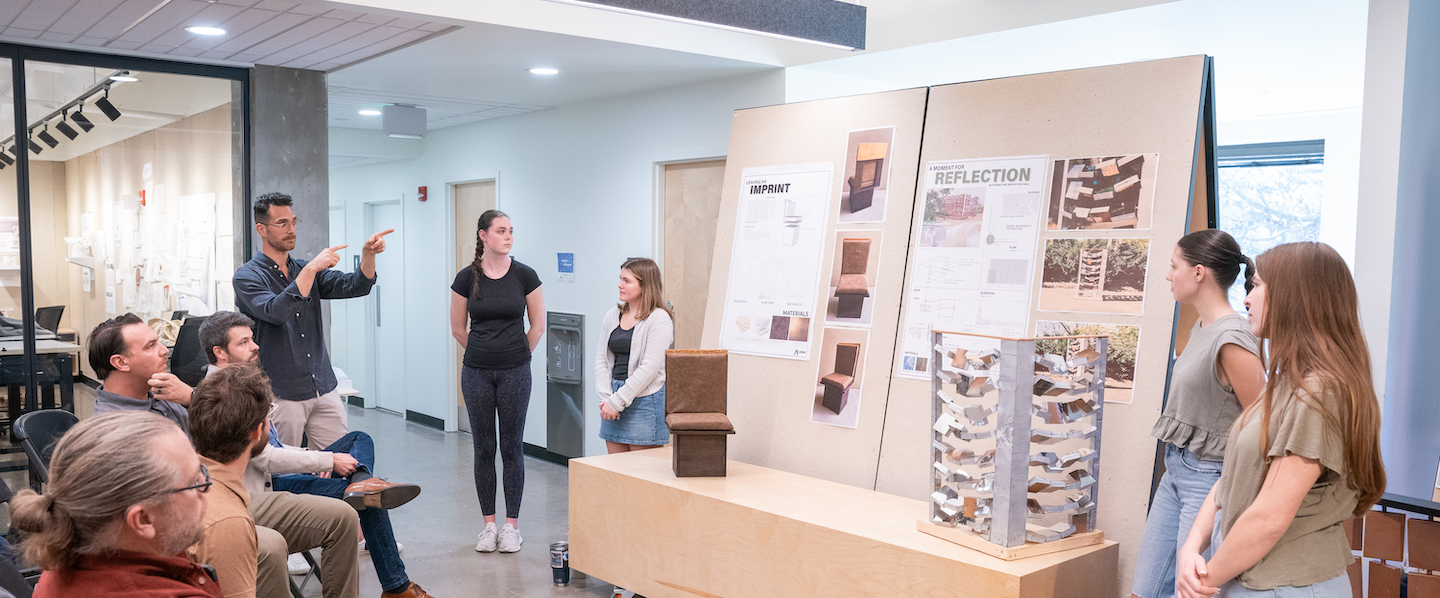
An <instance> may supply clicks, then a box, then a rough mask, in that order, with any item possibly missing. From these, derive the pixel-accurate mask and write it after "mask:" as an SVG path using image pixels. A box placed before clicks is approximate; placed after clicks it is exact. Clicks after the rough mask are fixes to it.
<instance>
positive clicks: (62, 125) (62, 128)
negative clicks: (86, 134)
mask: <svg viewBox="0 0 1440 598" xmlns="http://www.w3.org/2000/svg"><path fill="white" fill-rule="evenodd" d="M66 116H67V115H66V114H65V111H64V110H61V111H60V120H59V121H56V123H55V130H56V131H59V132H60V134H62V135H64V136H66V137H68V138H70V139H72V140H73V139H75V138H76V137H79V136H80V133H78V132H76V131H75V127H72V126H70V123H67V122H65V117H66Z"/></svg>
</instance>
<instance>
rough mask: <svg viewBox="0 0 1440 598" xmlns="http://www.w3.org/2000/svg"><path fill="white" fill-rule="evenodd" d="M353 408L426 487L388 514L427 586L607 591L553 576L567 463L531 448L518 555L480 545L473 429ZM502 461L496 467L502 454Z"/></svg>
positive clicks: (401, 471) (393, 460) (432, 589)
mask: <svg viewBox="0 0 1440 598" xmlns="http://www.w3.org/2000/svg"><path fill="white" fill-rule="evenodd" d="M75 403H76V405H75V407H76V411H77V412H78V413H79V414H80V416H81V417H87V416H88V415H90V414H91V413H92V412H93V411H94V404H95V391H94V390H92V389H90V388H89V387H87V386H84V385H81V384H76V385H75ZM348 409H349V417H350V429H352V430H363V431H364V432H366V433H368V434H370V436H371V437H373V438H374V439H375V448H376V457H375V469H376V473H377V474H378V475H379V477H383V478H386V479H389V480H391V481H394V482H408V483H412V484H419V485H420V486H421V487H422V489H423V490H422V491H421V493H420V496H419V497H418V498H416V499H415V500H414V501H412V502H411V503H410V504H407V505H405V506H403V507H400V508H398V509H395V510H393V511H391V512H390V520H391V522H392V523H393V525H394V527H395V536H396V538H397V539H398V540H399V542H400V543H401V544H404V546H405V548H404V551H403V552H402V553H401V555H400V556H401V558H402V559H404V561H405V569H406V572H407V573H408V574H409V576H410V579H411V580H412V581H414V582H415V583H418V584H420V586H421V587H424V588H425V591H426V592H429V593H430V594H432V595H434V596H436V598H457V597H472V596H484V597H487V598H489V597H494V596H515V597H520V596H524V597H531V596H535V597H538V596H601V597H605V598H609V596H610V595H611V594H610V591H611V588H612V586H611V584H608V583H605V582H603V581H601V580H599V579H594V578H589V577H586V576H585V575H584V574H581V573H579V572H574V573H573V574H572V577H571V583H570V586H569V587H563V588H557V587H555V586H554V585H553V584H552V583H551V574H550V543H551V542H554V541H559V540H564V539H565V538H566V530H567V528H568V518H569V513H568V508H569V507H568V504H569V503H568V501H569V482H568V476H569V470H568V469H567V468H565V467H562V466H559V465H555V464H553V463H549V462H546V461H541V460H539V459H533V458H530V457H526V459H525V494H524V503H523V505H522V506H521V512H520V533H521V535H522V536H523V537H524V538H525V544H524V547H523V548H522V549H521V551H520V552H518V553H513V554H501V553H499V552H493V553H479V552H475V540H476V535H477V534H479V533H480V530H481V529H482V528H483V527H484V519H483V518H482V517H481V515H480V503H479V501H478V500H477V499H476V496H475V481H474V474H473V473H472V472H473V463H474V458H473V448H472V444H471V440H470V435H469V434H465V433H445V432H441V431H439V430H436V429H434V428H429V427H426V426H422V425H419V424H415V423H410V422H407V421H405V419H404V418H402V417H400V416H399V415H396V414H394V413H389V412H386V411H380V410H377V409H361V408H359V407H349V408H348ZM0 444H8V443H4V442H0ZM24 459H25V457H24V455H23V454H20V455H3V456H0V464H3V463H4V462H7V461H9V462H17V463H24ZM496 468H497V470H498V468H499V463H498V460H497V463H496ZM0 478H3V479H4V480H5V483H7V484H9V485H10V488H11V489H13V490H19V489H21V488H25V487H27V485H28V481H27V478H26V474H25V473H24V472H6V473H4V474H0ZM497 505H498V507H499V512H500V513H501V514H502V515H503V514H504V512H505V500H504V497H503V496H500V497H497ZM8 519H9V517H8V512H7V513H5V516H4V518H3V519H0V525H4V526H5V527H8V524H9V521H8ZM503 523H504V522H503V520H501V524H502V525H503ZM296 580H297V581H298V580H299V578H298V577H297V578H296ZM380 592H381V590H380V583H379V582H378V581H377V579H376V577H375V567H374V565H372V564H371V563H370V557H369V556H368V555H361V556H360V596H362V597H369V596H379V595H380ZM305 595H306V596H308V597H316V598H319V597H320V596H321V592H320V586H319V585H318V584H316V583H315V582H314V580H311V581H310V582H309V583H308V584H307V586H306V588H305ZM625 596H626V597H627V598H628V597H629V596H630V593H629V592H626V593H625Z"/></svg>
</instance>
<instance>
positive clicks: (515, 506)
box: [450, 210, 545, 552]
mask: <svg viewBox="0 0 1440 598" xmlns="http://www.w3.org/2000/svg"><path fill="white" fill-rule="evenodd" d="M514 232H515V229H514V228H513V227H511V225H510V217H509V216H506V215H505V213H504V212H501V211H499V210H486V211H485V213H483V214H481V215H480V223H479V225H478V229H477V230H476V232H475V234H476V236H477V240H476V244H475V261H474V262H473V263H471V264H470V265H468V266H466V267H465V268H464V269H462V270H460V272H459V273H458V274H456V275H455V282H454V284H451V285H450V290H451V291H452V294H451V296H450V334H451V335H452V336H454V337H455V341H456V342H458V343H460V344H461V345H462V346H464V347H465V363H464V367H462V368H461V371H460V392H461V393H462V394H464V395H465V408H466V409H467V410H469V412H470V432H471V434H472V437H473V439H474V441H475V493H476V494H478V495H479V497H480V511H481V513H482V514H483V515H484V516H485V529H484V531H482V532H480V541H479V542H478V543H476V544H475V550H478V551H480V552H494V551H495V549H496V548H497V547H498V548H499V549H500V552H517V551H519V550H520V543H521V538H520V530H519V527H520V496H521V494H522V492H523V491H524V489H525V454H524V449H523V445H522V438H523V435H524V432H525V413H526V412H527V411H528V410H529V407H530V353H531V352H532V351H534V350H535V347H536V346H537V345H539V344H540V337H541V335H543V334H544V333H545V329H544V328H542V327H541V326H540V319H541V317H542V316H543V315H544V313H545V298H544V296H543V295H542V294H541V292H540V277H538V276H536V275H535V271H534V270H532V269H530V267H529V266H526V265H525V264H522V263H520V262H518V261H516V260H514V259H511V258H510V246H511V245H513V244H514ZM526 315H529V317H530V329H529V330H528V331H527V330H526V329H525V316H526ZM467 321H468V322H469V326H466V322H467ZM467 330H468V332H467ZM497 421H498V423H499V429H500V432H499V438H498V440H499V448H500V461H501V463H502V464H503V465H504V472H505V478H504V483H505V527H504V528H501V529H498V530H497V529H496V528H495V448H496V440H497V439H496V433H495V429H496V423H497Z"/></svg>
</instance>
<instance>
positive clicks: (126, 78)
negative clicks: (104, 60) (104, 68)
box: [110, 71, 139, 83]
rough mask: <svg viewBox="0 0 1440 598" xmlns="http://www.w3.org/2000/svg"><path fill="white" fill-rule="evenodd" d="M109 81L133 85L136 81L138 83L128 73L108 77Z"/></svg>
mask: <svg viewBox="0 0 1440 598" xmlns="http://www.w3.org/2000/svg"><path fill="white" fill-rule="evenodd" d="M110 80H111V81H119V82H121V83H134V82H136V81H139V79H137V78H135V75H132V74H130V71H120V72H118V73H115V74H113V75H110Z"/></svg>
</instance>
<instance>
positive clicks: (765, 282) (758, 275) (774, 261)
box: [720, 163, 835, 360]
mask: <svg viewBox="0 0 1440 598" xmlns="http://www.w3.org/2000/svg"><path fill="white" fill-rule="evenodd" d="M834 171H835V165H834V164H831V163H818V164H796V165H790V166H767V167H761V168H746V169H745V170H744V171H742V172H741V175H740V201H739V202H738V204H737V205H738V208H739V209H738V210H737V213H736V216H735V245H734V248H733V249H732V250H731V254H730V277H729V284H728V285H727V287H726V291H725V316H724V321H723V322H724V323H723V325H722V326H721V329H720V348H722V349H726V350H729V351H732V352H735V353H744V354H748V355H760V356H764V357H785V358H789V359H802V360H808V359H810V345H811V343H810V339H811V336H812V329H813V331H814V332H818V331H819V326H813V327H812V322H813V321H814V319H815V316H816V305H817V303H818V301H819V296H818V292H819V287H820V274H821V272H820V265H821V262H822V261H823V253H824V251H825V231H826V227H827V225H828V224H829V217H830V183H831V178H832V176H833V175H834Z"/></svg>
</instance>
